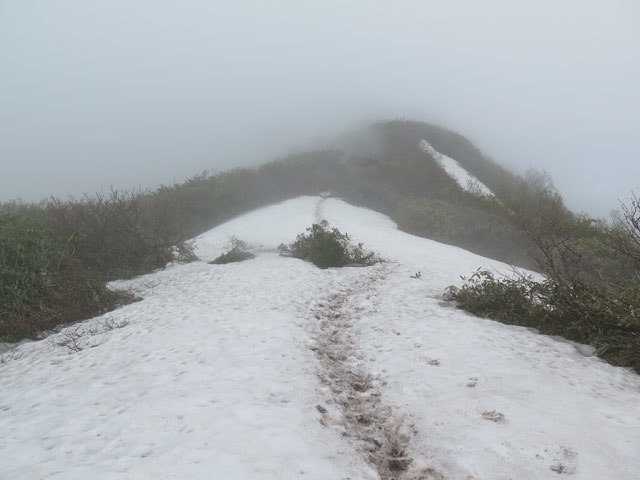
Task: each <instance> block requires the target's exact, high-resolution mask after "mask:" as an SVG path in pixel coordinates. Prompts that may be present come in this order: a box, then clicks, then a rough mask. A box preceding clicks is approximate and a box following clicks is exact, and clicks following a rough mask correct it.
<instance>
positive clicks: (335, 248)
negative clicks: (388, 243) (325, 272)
mask: <svg viewBox="0 0 640 480" xmlns="http://www.w3.org/2000/svg"><path fill="white" fill-rule="evenodd" d="M278 250H280V253H281V255H284V256H288V257H294V258H300V259H302V260H305V261H307V262H311V263H313V264H314V265H316V266H317V267H319V268H330V267H356V266H358V267H365V266H371V265H374V264H376V263H379V262H381V261H382V260H381V259H380V257H378V256H377V255H376V254H375V253H373V252H369V251H366V250H365V249H364V246H363V244H362V243H358V244H357V245H354V244H352V243H351V239H350V238H349V235H348V234H346V233H342V232H340V230H338V229H337V228H330V227H329V222H327V221H326V220H322V221H321V222H320V223H314V224H313V225H312V226H311V227H309V228H307V233H301V234H299V235H298V237H297V238H296V240H295V241H294V242H293V243H290V244H289V245H285V244H281V245H280V246H279V247H278Z"/></svg>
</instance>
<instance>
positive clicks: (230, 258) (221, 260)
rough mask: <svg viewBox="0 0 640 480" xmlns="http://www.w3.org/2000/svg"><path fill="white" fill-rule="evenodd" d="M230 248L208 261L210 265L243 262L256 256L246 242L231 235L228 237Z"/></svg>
mask: <svg viewBox="0 0 640 480" xmlns="http://www.w3.org/2000/svg"><path fill="white" fill-rule="evenodd" d="M229 243H230V245H231V248H230V249H229V250H228V251H226V252H225V253H222V254H220V255H219V256H218V257H216V258H215V259H214V260H212V261H210V262H209V263H210V264H212V265H225V264H227V263H235V262H244V261H245V260H251V259H252V258H256V256H255V254H254V253H251V252H250V251H249V245H247V242H245V241H243V240H240V239H239V238H238V237H236V236H232V237H231V238H230V239H229Z"/></svg>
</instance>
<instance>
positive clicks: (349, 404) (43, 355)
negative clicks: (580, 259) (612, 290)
mask: <svg viewBox="0 0 640 480" xmlns="http://www.w3.org/2000/svg"><path fill="white" fill-rule="evenodd" d="M320 202H321V200H320V199H318V198H314V197H303V198H299V199H294V200H290V201H288V202H284V203H282V204H279V205H274V206H271V207H267V208H264V209H261V210H258V211H255V212H252V213H250V214H248V215H244V216H242V217H239V218H236V219H234V220H232V221H230V222H228V223H226V224H224V225H221V226H219V227H217V228H215V229H213V230H211V231H210V232H207V233H206V234H204V235H202V236H201V237H199V238H198V239H197V245H198V253H199V255H200V257H201V259H202V261H201V262H196V263H192V264H188V265H172V266H170V267H168V268H167V269H165V270H162V271H159V272H156V273H154V274H151V275H146V276H143V277H140V278H136V279H133V280H129V281H122V282H116V286H118V287H121V288H128V289H130V290H133V291H134V292H135V293H137V294H138V295H139V296H141V297H142V298H143V300H142V301H141V302H138V303H135V304H131V305H128V306H126V307H123V308H121V309H118V310H116V311H114V312H111V313H110V314H109V315H107V316H106V317H110V318H113V322H112V325H116V326H118V327H121V328H114V329H112V330H108V329H105V328H103V326H104V319H103V318H102V319H101V318H96V319H93V320H90V321H88V322H85V323H84V324H82V325H81V326H80V328H82V329H84V331H85V332H90V333H87V335H85V336H84V337H82V338H79V339H78V340H77V344H78V346H79V347H80V348H81V349H80V350H79V351H74V350H72V349H70V348H66V347H64V346H59V344H60V343H61V340H64V339H65V336H64V332H61V334H58V335H56V336H53V337H52V338H50V339H49V340H45V341H42V342H33V343H30V344H26V345H23V346H20V347H19V348H17V349H16V350H14V351H13V352H11V353H10V354H7V355H5V357H4V363H3V364H1V365H0V431H1V432H2V436H1V437H0V479H5V478H7V479H14V478H16V479H36V478H37V479H40V478H46V479H49V478H53V479H85V478H97V479H138V478H140V479H143V478H158V479H164V478H189V479H196V478H202V479H211V478H220V479H223V478H224V479H254V478H261V479H262V478H267V479H290V478H308V479H318V480H320V479H323V480H324V479H347V478H350V479H352V480H356V479H376V478H390V476H391V475H393V476H395V477H397V478H399V479H402V480H409V479H442V478H446V479H466V480H468V479H485V480H494V479H505V480H506V479H514V480H516V479H517V480H522V479H547V478H558V476H559V475H560V476H561V477H562V476H566V477H567V478H574V479H594V480H595V479H598V480H599V479H602V478H619V479H635V478H640V458H638V456H637V452H638V451H639V450H640V378H639V377H638V376H637V375H634V374H632V373H630V372H629V371H627V370H625V369H622V368H616V367H612V366H610V365H608V364H606V363H604V362H601V361H600V360H598V359H597V358H594V357H585V356H583V355H581V354H580V353H579V352H578V351H577V350H576V348H575V347H574V346H572V345H571V344H569V343H566V342H560V341H556V340H554V339H552V338H550V337H546V336H542V335H537V334H535V333H532V332H530V331H528V330H527V329H524V328H519V327H512V326H507V325H502V324H499V323H496V322H492V321H488V320H483V319H478V318H475V317H473V316H471V315H468V314H466V313H464V312H462V311H460V310H456V309H455V308H453V307H452V306H451V305H450V304H448V303H446V302H443V301H442V292H443V290H444V288H445V287H446V286H448V285H450V284H452V283H456V282H459V275H461V274H465V275H466V274H469V273H470V272H472V271H474V270H476V269H477V268H478V267H480V266H483V267H488V268H497V269H500V270H502V271H508V268H507V267H506V266H505V265H503V264H500V263H499V262H495V261H491V260H488V259H486V258H483V257H479V256H477V255H473V254H471V253H469V252H467V251H464V250H462V249H459V248H456V247H451V246H447V245H443V244H439V243H436V242H433V241H430V240H426V239H422V238H418V237H413V236H411V235H408V234H405V233H402V232H399V231H398V230H397V229H396V227H395V225H394V224H393V223H392V222H391V221H390V220H389V219H388V218H387V217H385V216H383V215H380V214H377V213H375V212H372V211H370V210H365V209H361V208H356V207H352V206H349V205H347V204H345V203H344V202H341V201H339V200H335V199H328V200H325V201H324V202H323V203H322V204H321V203H320ZM316 215H319V216H322V217H324V218H326V219H327V220H328V221H329V222H330V223H331V225H332V226H336V227H338V228H339V229H340V230H341V231H346V232H348V233H349V234H350V236H351V237H352V238H353V239H354V240H355V241H357V242H364V244H365V247H367V248H370V249H373V250H375V251H377V252H378V253H380V254H381V255H382V256H383V257H385V258H386V259H387V260H388V262H387V263H385V264H383V265H377V266H374V267H368V268H345V269H328V270H319V269H317V268H316V267H314V266H313V265H310V264H308V263H305V262H302V261H300V260H296V259H291V258H283V257H280V256H278V255H277V253H276V252H275V249H276V247H277V245H278V244H280V243H283V242H290V241H292V240H294V239H295V236H296V235H297V234H298V233H301V232H303V231H304V229H305V228H306V227H308V226H310V225H311V223H313V221H315V220H316ZM231 235H235V236H237V237H238V238H240V239H242V240H245V241H247V242H249V243H250V244H251V245H252V246H253V247H254V249H255V252H256V253H258V257H257V258H256V259H254V260H249V261H246V262H242V263H239V264H229V265H209V264H207V263H206V262H207V261H208V260H211V259H213V258H215V257H216V256H217V255H218V254H219V253H221V252H222V251H223V250H224V248H225V244H226V243H227V241H228V237H229V236H231ZM418 271H420V272H421V276H417V275H415V273H416V272H418ZM415 277H419V278H415ZM122 320H127V321H128V324H126V325H125V324H124V323H121V321H122ZM91 326H94V327H95V328H93V329H92V328H91ZM105 330H106V331H105ZM101 332H102V333H101ZM378 427H380V428H378ZM396 440H398V441H399V443H397V444H395V443H394V441H396ZM394 459H395V460H397V461H396V462H394ZM389 460H391V462H389ZM385 468H387V470H385Z"/></svg>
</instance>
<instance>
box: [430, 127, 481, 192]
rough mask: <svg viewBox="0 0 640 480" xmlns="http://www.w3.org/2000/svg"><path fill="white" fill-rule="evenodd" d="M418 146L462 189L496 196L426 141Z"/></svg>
mask: <svg viewBox="0 0 640 480" xmlns="http://www.w3.org/2000/svg"><path fill="white" fill-rule="evenodd" d="M418 146H419V147H420V150H422V151H423V152H425V153H427V154H429V155H430V156H431V157H433V159H434V160H435V161H436V163H437V164H438V165H440V167H441V168H442V169H443V170H444V171H445V172H447V174H448V175H449V176H450V177H451V178H453V179H454V180H455V181H456V183H457V184H458V185H460V188H462V189H464V190H467V191H469V192H472V193H479V194H480V195H487V196H490V197H492V196H494V195H493V192H492V191H491V190H490V189H489V187H487V186H486V185H485V184H484V183H482V182H481V181H480V180H478V179H477V178H476V177H475V176H473V175H471V174H470V173H469V172H467V171H466V170H465V169H464V168H463V167H462V165H460V164H459V163H458V162H457V161H456V160H454V159H453V158H451V157H447V156H446V155H443V154H442V153H440V152H439V151H437V150H436V149H435V148H433V147H432V146H431V144H430V143H429V142H427V141H426V140H420V143H419V144H418Z"/></svg>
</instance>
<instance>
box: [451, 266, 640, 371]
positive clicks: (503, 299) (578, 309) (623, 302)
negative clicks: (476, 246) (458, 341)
mask: <svg viewBox="0 0 640 480" xmlns="http://www.w3.org/2000/svg"><path fill="white" fill-rule="evenodd" d="M463 280H464V281H465V284H464V285H463V286H462V287H460V288H458V287H453V286H452V287H449V288H448V289H447V290H448V292H447V296H448V298H449V299H452V300H456V301H457V306H458V308H462V309H464V310H467V311H469V312H471V313H473V314H475V315H478V316H481V317H487V318H491V319H493V320H497V321H500V322H502V323H507V324H512V325H521V326H526V327H533V328H536V329H537V330H539V331H540V332H541V333H544V334H549V335H561V336H563V337H565V338H567V339H569V340H573V341H576V342H580V343H587V344H589V345H592V346H593V347H595V348H596V353H597V355H598V356H600V357H602V358H603V359H605V360H607V361H608V362H610V363H612V364H614V365H620V366H624V367H631V368H634V369H635V370H636V371H637V372H639V373H640V288H639V285H638V284H637V283H635V282H625V283H622V284H619V285H609V286H604V285H596V284H593V283H586V282H582V281H577V280H576V281H573V282H571V283H567V282H559V281H557V280H553V279H550V278H549V279H547V280H545V281H542V282H537V281H534V280H533V279H531V278H530V277H525V276H519V277H517V278H515V279H513V278H496V277H495V276H494V275H493V274H492V273H491V272H489V271H486V270H484V271H483V270H479V271H477V272H476V273H474V274H473V275H472V276H471V277H470V278H463Z"/></svg>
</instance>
